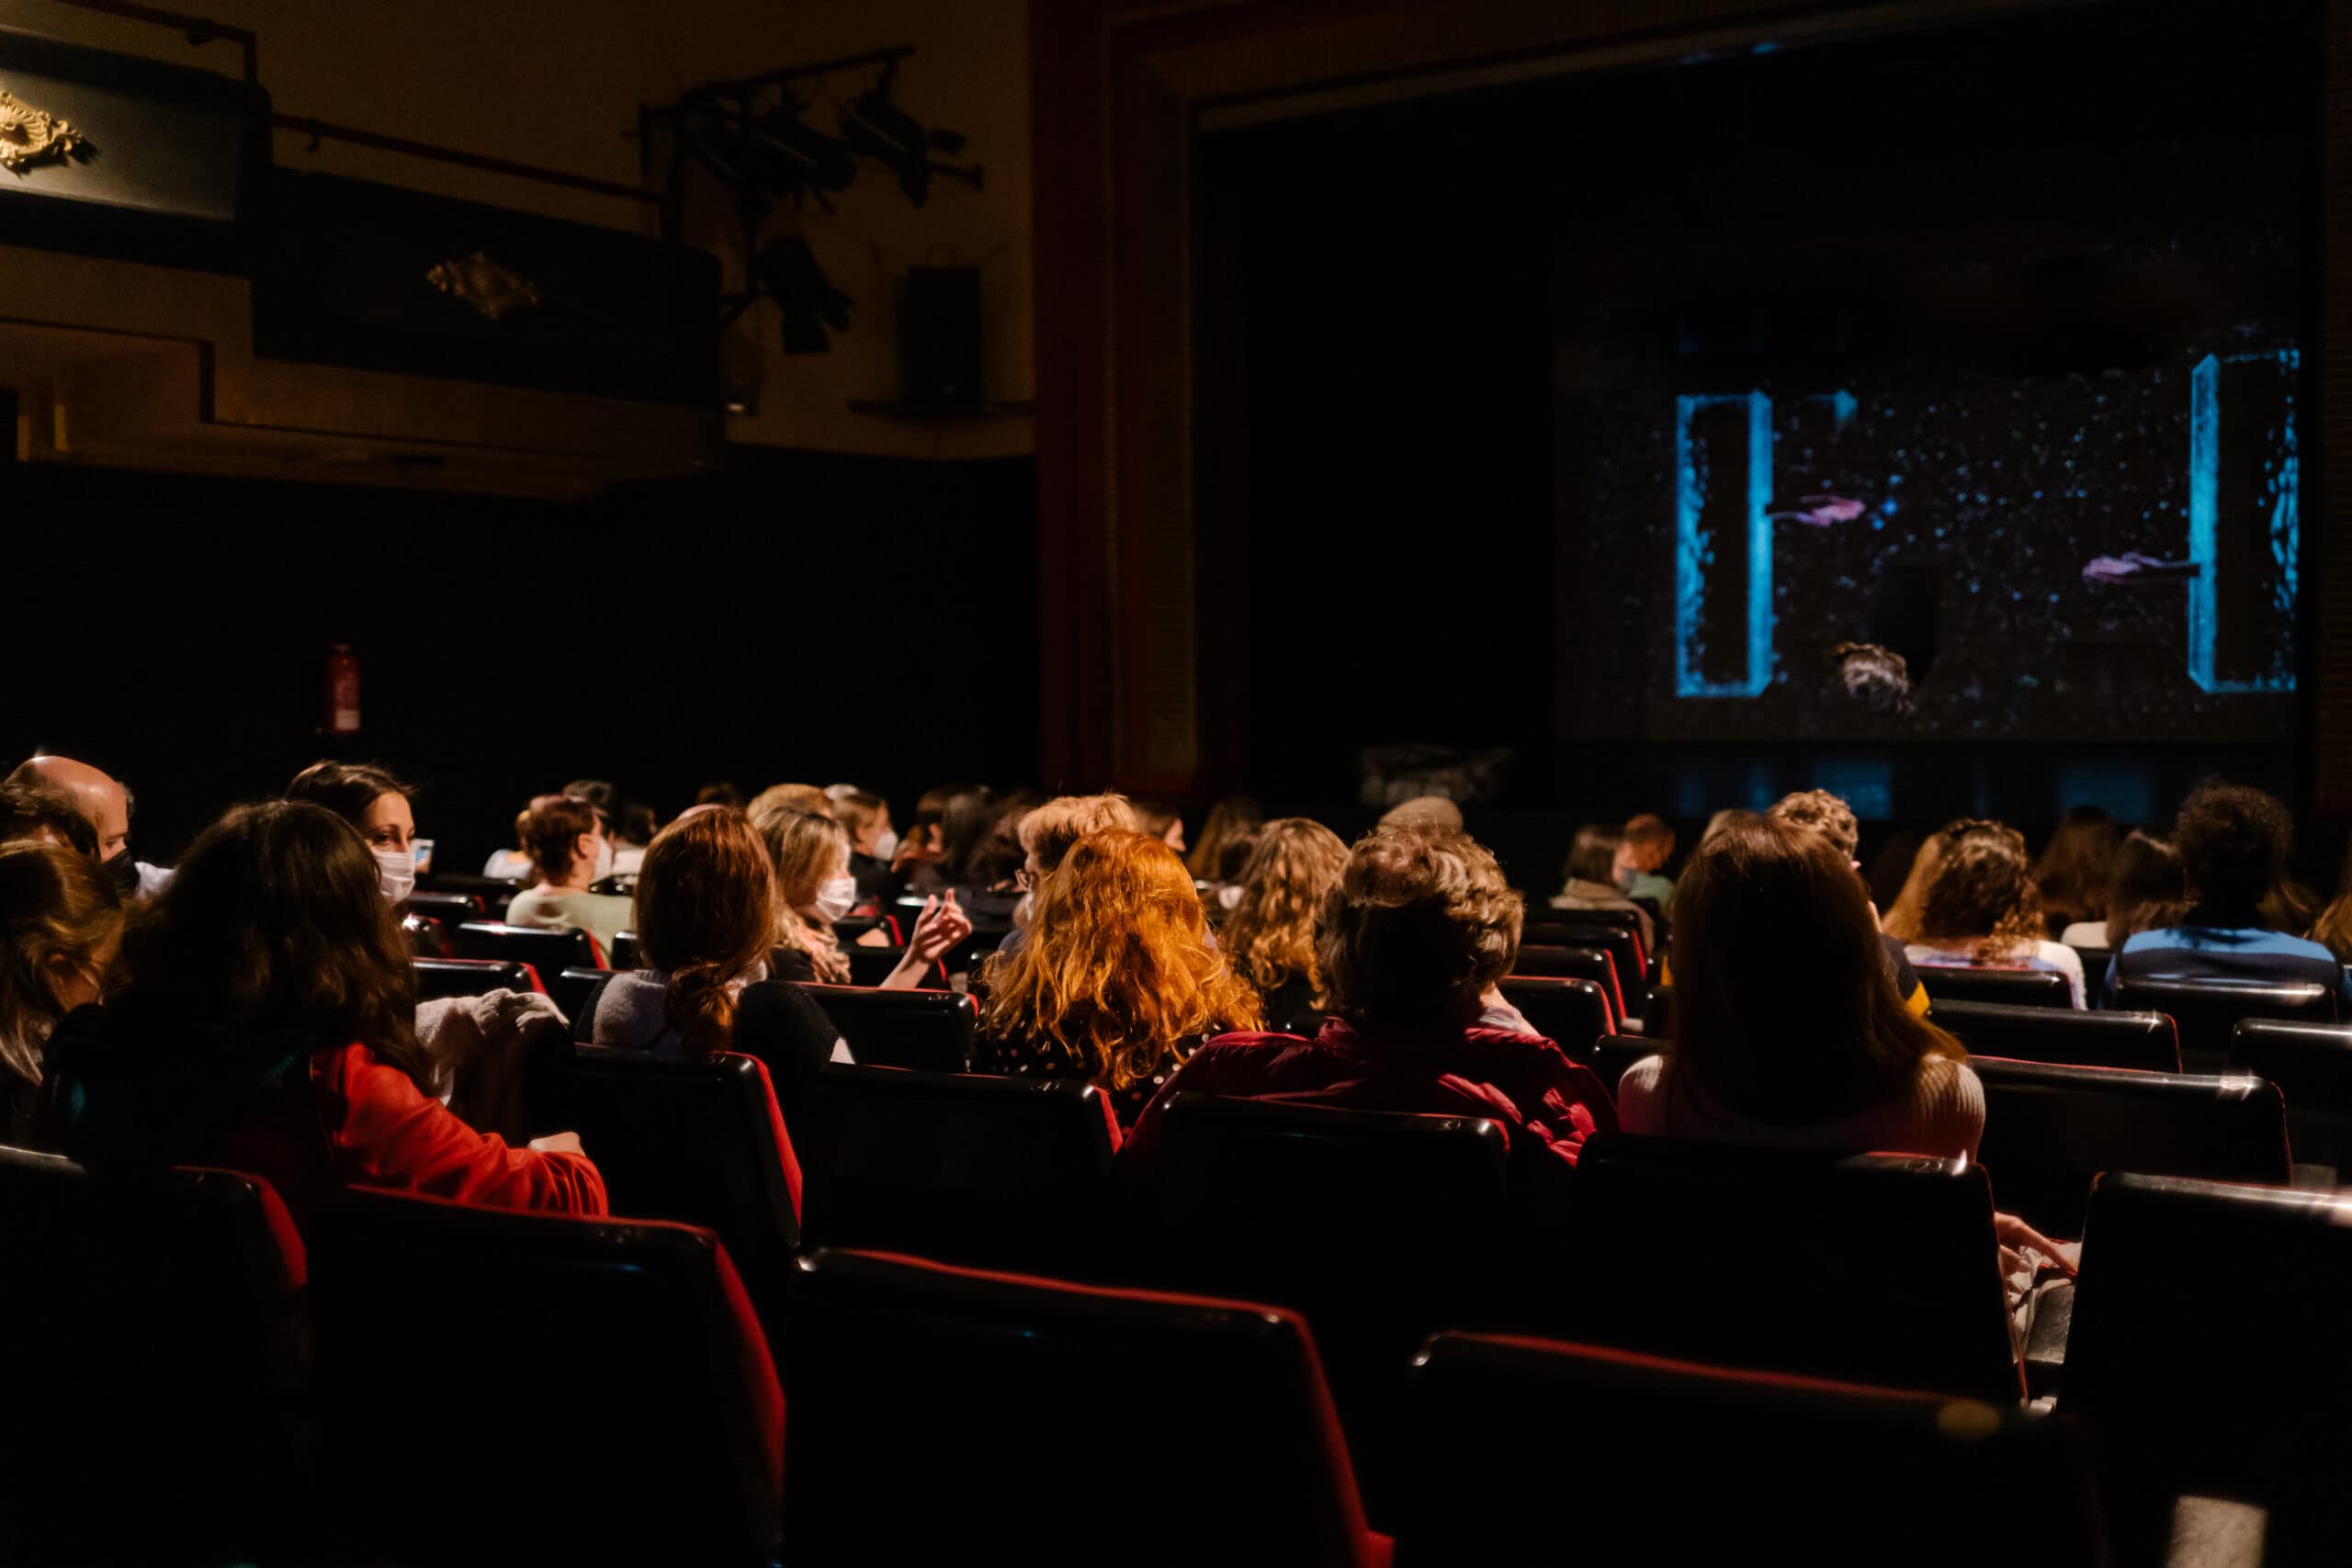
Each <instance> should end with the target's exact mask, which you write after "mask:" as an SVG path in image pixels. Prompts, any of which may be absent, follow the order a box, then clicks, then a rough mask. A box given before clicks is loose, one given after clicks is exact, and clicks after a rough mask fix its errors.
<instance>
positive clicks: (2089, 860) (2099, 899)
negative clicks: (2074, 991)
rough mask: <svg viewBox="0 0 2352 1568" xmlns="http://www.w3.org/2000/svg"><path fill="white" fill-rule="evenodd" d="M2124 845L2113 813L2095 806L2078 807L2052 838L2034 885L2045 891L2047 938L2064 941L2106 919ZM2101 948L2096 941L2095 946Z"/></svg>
mask: <svg viewBox="0 0 2352 1568" xmlns="http://www.w3.org/2000/svg"><path fill="white" fill-rule="evenodd" d="M2122 844H2123V835H2122V834H2121V833H2120V832H2118V831H2117V830H2116V827H2115V824H2114V823H2113V822H2111V821H2109V819H2108V815H2107V813H2106V812H2105V811H2102V810H2101V809H2099V808H2098V807H2096V806H2077V807H2075V808H2074V809H2073V810H2071V811H2069V812H2067V813H2066V816H2065V819H2064V821H2062V822H2060V823H2059V824H2058V830H2057V831H2056V832H2054V833H2052V834H2051V835H2050V842H2049V844H2048V845H2047V846H2046V847H2045V848H2044V849H2043V850H2042V852H2041V859H2040V860H2038V861H2036V862H2034V863H2033V885H2034V886H2036V887H2038V888H2040V889H2041V910H2042V914H2043V915H2044V917H2045V918H2046V919H2048V921H2049V929H2048V932H2047V934H2049V935H2051V936H2054V937H2056V938H2057V939H2058V940H2059V941H2061V942H2064V941H2065V940H2066V934H2065V933H2066V932H2067V931H2069V930H2071V929H2074V928H2076V927H2080V926H2083V925H2086V924H2088V923H2090V922H2091V921H2094V920H2104V919H2106V916H2107V886H2108V884H2109V882H2111V881H2112V880H2114V876H2115V856H2116V852H2117V851H2119V850H2120V848H2121V847H2122ZM2091 945H2092V946H2094V947H2096V946H2097V945H2098V943H2096V942H2093V943H2092V944H2091Z"/></svg>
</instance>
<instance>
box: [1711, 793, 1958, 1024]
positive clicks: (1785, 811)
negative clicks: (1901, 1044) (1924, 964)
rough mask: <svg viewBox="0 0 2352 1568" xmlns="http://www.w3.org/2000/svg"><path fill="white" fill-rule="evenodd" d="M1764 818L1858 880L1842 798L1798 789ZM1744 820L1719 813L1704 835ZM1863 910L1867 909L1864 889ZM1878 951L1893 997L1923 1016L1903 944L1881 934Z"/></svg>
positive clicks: (1855, 826)
mask: <svg viewBox="0 0 2352 1568" xmlns="http://www.w3.org/2000/svg"><path fill="white" fill-rule="evenodd" d="M1767 817H1768V818H1770V820H1771V821H1774V822H1778V823H1780V824H1781V826H1782V827H1785V828H1794V829H1799V830H1800V831H1803V832H1808V833H1812V834H1815V835H1816V836H1817V837H1819V838H1820V839H1821V840H1823V841H1824V842H1826V844H1828V846H1829V847H1830V849H1831V850H1832V851H1833V852H1836V853H1837V854H1838V857H1839V858H1840V859H1842V860H1844V861H1845V863H1847V865H1848V866H1849V867H1851V868H1852V870H1853V873H1854V876H1855V879H1856V880H1857V881H1859V880H1860V877H1861V874H1862V863H1861V862H1860V860H1859V859H1857V858H1856V857H1857V856H1858V855H1860V852H1861V845H1862V825H1861V824H1860V822H1858V821H1856V820H1855V819H1854V808H1853V807H1850V806H1849V805H1847V804H1846V803H1845V801H1844V800H1843V799H1841V798H1839V797H1838V796H1837V795H1832V794H1830V793H1829V792H1828V791H1827V790H1826V789H1805V790H1799V791H1797V792H1796V793H1795V794H1793V795H1782V796H1781V798H1780V799H1779V800H1776V801H1774V802H1773V803H1772V809H1771V810H1770V812H1769V813H1767ZM1747 820H1748V818H1747V817H1746V816H1729V815H1727V814H1725V813H1724V812H1720V811H1718V812H1717V813H1715V821H1714V822H1710V823H1709V824H1708V825H1707V836H1708V838H1713V836H1714V835H1715V832H1716V827H1715V823H1716V822H1720V823H1722V824H1723V829H1724V831H1728V830H1730V829H1733V828H1736V827H1739V826H1742V825H1744V824H1745V823H1746V822H1747ZM1700 842H1701V843H1704V842H1706V840H1705V839H1702V840H1700ZM1862 907H1863V908H1866V909H1867V908H1870V905H1869V902H1868V900H1867V887H1866V888H1865V901H1864V903H1863V906H1862ZM1877 913H1878V911H1877V910H1875V909H1871V916H1872V918H1873V923H1875V918H1876V916H1877ZM1879 950H1880V951H1881V952H1882V953H1884V954H1885V955H1886V967H1887V973H1888V974H1889V975H1890V976H1892V977H1893V978H1894V994H1895V995H1896V996H1898V997H1901V998H1903V1005H1904V1007H1905V1010H1908V1011H1910V1012H1912V1013H1915V1014H1919V1013H1925V1012H1926V1011H1927V1010H1928V991H1927V987H1924V986H1922V985H1921V984H1920V983H1919V972H1918V971H1917V969H1914V968H1913V967H1912V966H1911V958H1910V955H1909V954H1908V953H1905V951H1904V947H1903V944H1902V943H1901V942H1897V941H1895V940H1894V938H1893V937H1891V936H1888V935H1886V934H1885V933H1884V932H1883V931H1882V932H1881V933H1880V935H1879Z"/></svg>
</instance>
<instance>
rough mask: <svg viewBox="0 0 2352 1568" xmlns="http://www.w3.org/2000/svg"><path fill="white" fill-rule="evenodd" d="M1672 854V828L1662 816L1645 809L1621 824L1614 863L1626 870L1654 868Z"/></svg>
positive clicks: (1648, 869) (1651, 869) (1667, 859)
mask: <svg viewBox="0 0 2352 1568" xmlns="http://www.w3.org/2000/svg"><path fill="white" fill-rule="evenodd" d="M1673 858H1674V828H1673V825H1672V824H1670V823H1669V822H1668V821H1667V819H1666V818H1663V817H1659V816H1657V815H1656V814H1655V813H1652V812H1646V811H1645V812H1644V813H1643V814H1642V815H1641V816H1639V817H1636V818H1634V819H1633V820H1631V821H1630V822H1627V823H1626V824H1625V841H1624V844H1623V847H1622V848H1620V849H1619V851H1618V852H1617V863H1618V864H1620V865H1622V866H1623V867H1625V868H1626V869H1627V870H1629V871H1634V872H1654V871H1656V870H1657V869H1658V868H1659V867H1660V866H1662V865H1664V864H1665V863H1667V862H1668V861H1670V860H1672V859H1673Z"/></svg>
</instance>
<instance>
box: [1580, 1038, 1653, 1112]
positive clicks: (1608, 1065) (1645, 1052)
mask: <svg viewBox="0 0 2352 1568" xmlns="http://www.w3.org/2000/svg"><path fill="white" fill-rule="evenodd" d="M1667 1047H1668V1042H1667V1041H1664V1040H1654V1039H1652V1038H1650V1037H1649V1036H1648V1035H1645V1034H1605V1035H1603V1036H1601V1037H1600V1039H1599V1040H1598V1041H1596V1042H1594V1043H1593V1047H1592V1070H1593V1073H1594V1075H1595V1076H1596V1077H1599V1078H1600V1081H1601V1084H1602V1086H1603V1087H1605V1088H1606V1089H1608V1090H1609V1098H1610V1099H1611V1100H1615V1099H1616V1098H1617V1082H1618V1080H1619V1079H1620V1078H1623V1077H1624V1076H1625V1069H1626V1068H1627V1067H1630V1066H1633V1065H1634V1063H1635V1062H1638V1061H1640V1060H1641V1059H1642V1058H1643V1057H1645V1056H1655V1055H1657V1054H1658V1053H1659V1052H1661V1051H1664V1050H1665V1049H1667Z"/></svg>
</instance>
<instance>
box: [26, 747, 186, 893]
mask: <svg viewBox="0 0 2352 1568" xmlns="http://www.w3.org/2000/svg"><path fill="white" fill-rule="evenodd" d="M7 782H8V783H10V784H26V785H29V786H32V787H36V788H41V789H46V790H49V791H51V792H53V793H57V794H62V795H65V796H66V797H67V798H68V799H71V800H72V801H73V802H74V805H75V806H76V807H79V808H80V809H81V812H82V815H83V817H84V818H85V819H86V820H87V821H88V822H89V824H90V827H91V828H92V829H94V830H95V831H96V834H97V837H98V861H99V863H100V864H101V866H102V867H103V868H104V870H105V871H106V874H107V876H108V877H109V878H111V879H112V880H113V882H114V885H115V890H116V891H117V892H119V893H120V894H121V895H122V896H123V897H125V898H153V897H155V896H156V895H158V894H160V893H162V892H163V891H164V888H166V887H168V886H171V883H172V874H171V870H170V868H169V867H166V866H160V865H149V864H148V863H146V862H144V861H141V860H137V859H134V858H133V857H132V855H131V852H130V813H131V806H132V802H131V798H130V790H128V789H126V788H124V787H123V785H122V784H121V782H120V781H119V780H118V779H116V778H114V777H113V776H112V775H111V774H109V773H105V772H104V771H102V770H100V769H97V768H94V767H92V766H90V764H89V763H87V762H77V761H74V759H73V758H71V757H34V758H31V759H29V760H28V761H23V762H20V763H18V764H17V769H16V771H15V772H14V773H10V774H9V775H8V779H7Z"/></svg>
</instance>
